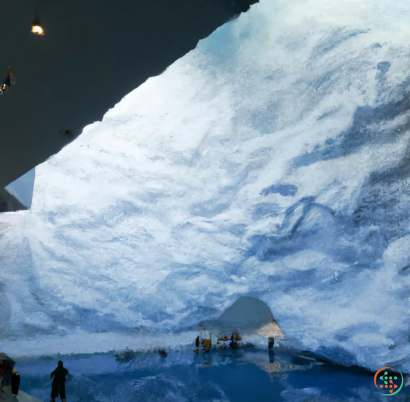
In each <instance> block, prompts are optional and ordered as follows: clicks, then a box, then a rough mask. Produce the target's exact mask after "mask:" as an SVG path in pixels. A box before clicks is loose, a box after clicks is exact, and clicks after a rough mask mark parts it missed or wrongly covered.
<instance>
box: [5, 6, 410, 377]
mask: <svg viewBox="0 0 410 402" xmlns="http://www.w3.org/2000/svg"><path fill="white" fill-rule="evenodd" d="M409 18H410V3H409V2H408V1H407V0H396V1H394V2H386V1H384V0H343V1H341V0H262V2H261V3H259V4H257V5H254V6H253V7H252V8H251V10H250V11H249V12H247V13H245V14H242V15H241V16H240V17H239V18H238V19H236V20H235V21H232V22H230V23H228V24H226V25H224V26H223V27H221V28H220V29H218V30H217V31H216V32H215V33H214V34H213V35H211V36H210V37H209V38H207V39H205V40H203V41H201V42H200V43H199V44H198V46H197V48H196V49H195V50H193V51H192V52H190V53H189V54H187V55H186V56H184V57H183V58H181V59H180V60H178V61H177V62H175V63H174V64H173V65H172V66H171V67H169V68H168V69H167V70H166V71H165V72H164V73H163V74H162V75H161V76H158V77H155V78H151V79H149V80H148V81H147V82H146V83H145V84H143V85H142V86H141V87H139V88H138V89H136V90H135V91H133V92H132V93H130V94H128V95H127V96H126V97H125V98H124V99H123V100H122V101H121V102H120V103H119V104H117V105H116V106H115V107H114V108H113V109H111V110H110V111H108V113H107V114H106V115H105V117H104V119H103V121H102V122H97V123H94V124H92V125H90V126H88V127H86V128H85V129H84V132H83V134H82V135H81V136H80V137H79V138H78V139H76V140H75V141H74V142H72V143H71V144H70V145H68V146H67V147H65V148H64V149H63V150H62V151H61V152H59V153H58V154H57V155H55V156H54V157H52V158H51V159H49V160H48V161H47V162H45V163H43V164H42V165H40V166H38V167H36V179H35V187H34V196H33V202H32V208H31V212H30V213H29V214H27V217H26V219H24V221H23V222H22V223H21V224H18V225H15V226H13V227H10V228H9V229H7V230H5V231H3V232H1V234H0V264H1V272H0V291H1V293H2V301H1V302H0V307H2V309H1V311H2V316H3V319H2V320H1V322H0V337H1V338H2V339H3V340H4V341H7V342H14V343H13V344H14V345H17V344H18V342H20V343H21V345H22V349H24V350H27V353H28V354H29V350H28V349H27V347H23V346H24V345H27V342H29V339H36V341H35V345H36V353H37V352H38V350H39V349H40V350H41V348H43V349H44V353H46V352H47V341H46V339H47V337H49V336H57V337H61V338H63V337H64V336H65V335H67V336H68V334H76V333H80V334H81V333H89V334H92V333H93V332H95V331H113V330H121V329H123V328H132V327H142V328H147V329H150V330H151V331H154V332H155V331H157V332H158V333H160V332H161V331H164V330H172V331H178V330H182V329H183V328H187V327H189V326H190V325H193V324H196V323H198V322H200V321H202V320H205V319H212V318H216V317H217V316H218V315H219V314H221V313H222V312H223V310H224V309H226V308H227V307H229V306H230V305H231V304H232V303H233V302H234V301H235V300H236V299H237V298H238V297H240V296H254V297H258V298H260V299H261V300H263V301H264V302H266V303H267V304H268V305H269V307H270V308H271V310H272V313H273V316H274V317H275V319H276V320H277V321H278V323H279V325H280V326H281V329H282V332H283V333H284V335H285V337H286V339H287V340H288V341H289V342H293V343H294V344H295V345H297V346H298V347H300V348H303V349H308V350H311V351H314V352H318V353H321V354H322V355H325V356H328V357H330V358H331V359H333V360H335V361H337V362H339V363H343V364H358V365H362V366H365V367H368V368H371V369H379V368H380V367H383V366H386V365H389V366H391V367H397V368H399V369H401V370H404V371H410V362H409V355H410V343H409V335H410V328H409V311H410V299H409V297H410V295H409V283H410V269H408V270H404V271H403V270H402V268H403V267H405V266H407V265H409V264H410V231H409V225H410V197H409V195H410V194H409V184H408V178H409V177H410V165H409V162H410V152H409V143H410V132H409V127H410V124H409V116H410V100H409V99H410V98H409V89H410V73H409V66H410V64H409V59H410V47H409V37H410V28H409V27H410V25H409ZM88 338H90V337H82V336H81V335H78V339H77V342H78V344H81V343H82V342H83V339H84V342H85V339H88ZM91 338H92V337H91ZM42 339H44V341H43V342H42V341H41V340H42ZM30 342H32V341H30ZM68 344H72V343H65V345H68ZM93 348H94V350H95V351H99V344H98V337H96V338H95V341H94V345H93ZM101 348H106V345H105V344H104V347H103V346H101ZM87 350H89V349H87ZM65 352H67V351H66V350H65Z"/></svg>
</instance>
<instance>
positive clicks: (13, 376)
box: [11, 368, 20, 396]
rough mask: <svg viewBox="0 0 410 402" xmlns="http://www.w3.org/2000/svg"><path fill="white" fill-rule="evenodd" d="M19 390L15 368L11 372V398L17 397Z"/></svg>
mask: <svg viewBox="0 0 410 402" xmlns="http://www.w3.org/2000/svg"><path fill="white" fill-rule="evenodd" d="M19 388H20V374H19V373H17V371H16V369H15V368H13V370H12V372H11V393H12V395H13V396H17V395H18V394H19Z"/></svg>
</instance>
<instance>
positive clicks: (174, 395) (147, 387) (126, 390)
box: [17, 348, 410, 402]
mask: <svg viewBox="0 0 410 402" xmlns="http://www.w3.org/2000/svg"><path fill="white" fill-rule="evenodd" d="M58 359H61V360H63V361H64V365H65V366H66V367H67V368H68V369H69V371H70V373H72V374H73V375H74V377H73V379H72V380H71V381H69V382H67V385H66V389H67V393H68V400H70V402H76V401H116V402H121V401H124V402H131V401H198V402H199V401H201V402H202V401H209V402H211V401H235V402H237V401H247V402H248V401H292V402H299V401H300V402H302V401H305V402H308V401H310V402H313V401H315V402H319V401H322V402H324V401H346V400H348V401H349V402H355V401H366V402H367V401H371V400H379V399H380V398H383V397H379V393H378V391H377V390H376V388H375V386H374V384H373V374H372V373H368V372H366V371H364V370H358V369H353V368H344V367H340V366H332V365H324V364H319V363H315V362H311V361H309V360H304V362H305V364H303V363H302V364H295V363H293V361H295V359H293V360H292V357H291V356H290V355H289V353H287V352H286V351H284V350H281V349H280V348H275V349H274V350H268V351H266V350H264V351H261V350H255V349H252V348H249V349H248V348H247V349H241V350H235V351H232V350H229V349H228V350H214V351H213V352H212V353H210V354H205V355H203V354H199V355H196V354H195V353H194V352H192V351H191V350H181V351H173V352H169V351H168V356H167V357H166V358H162V357H161V356H159V355H158V354H157V353H136V354H135V356H134V357H133V358H132V359H130V360H128V361H120V362H119V361H116V360H115V357H114V354H111V353H110V354H100V355H77V356H59V358H56V359H47V358H44V359H41V360H35V361H20V362H18V366H17V367H18V369H19V372H20V373H21V378H22V386H21V389H22V390H23V391H27V392H29V393H30V394H32V395H33V396H36V397H37V398H40V399H41V400H43V401H48V400H49V395H50V390H51V385H50V380H49V374H50V372H51V371H52V370H53V368H54V366H55V364H56V361H57V360H58ZM301 362H303V359H301ZM409 394H410V393H409V392H408V390H407V389H406V388H404V389H403V390H402V391H401V392H400V394H398V395H395V400H396V401H408V400H410V396H409ZM406 398H407V399H406Z"/></svg>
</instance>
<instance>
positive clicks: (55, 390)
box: [50, 360, 70, 402]
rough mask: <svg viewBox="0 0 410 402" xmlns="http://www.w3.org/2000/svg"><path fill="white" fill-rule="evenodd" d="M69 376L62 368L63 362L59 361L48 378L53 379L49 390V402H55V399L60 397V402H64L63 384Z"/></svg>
mask: <svg viewBox="0 0 410 402" xmlns="http://www.w3.org/2000/svg"><path fill="white" fill-rule="evenodd" d="M67 375H70V374H69V372H68V370H67V369H66V368H64V366H63V362H62V361H61V360H60V361H59V362H58V366H57V368H56V369H55V370H54V371H53V372H52V373H51V374H50V378H53V377H54V379H53V385H52V388H51V402H55V401H56V398H58V396H60V398H61V400H62V401H63V402H65V400H66V395H65V382H66V376H67Z"/></svg>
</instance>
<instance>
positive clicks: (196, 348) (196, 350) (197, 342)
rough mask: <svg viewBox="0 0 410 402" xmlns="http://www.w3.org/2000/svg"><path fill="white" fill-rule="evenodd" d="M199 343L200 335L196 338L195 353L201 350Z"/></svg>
mask: <svg viewBox="0 0 410 402" xmlns="http://www.w3.org/2000/svg"><path fill="white" fill-rule="evenodd" d="M199 344H200V341H199V336H197V337H196V338H195V353H196V354H198V352H199Z"/></svg>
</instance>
